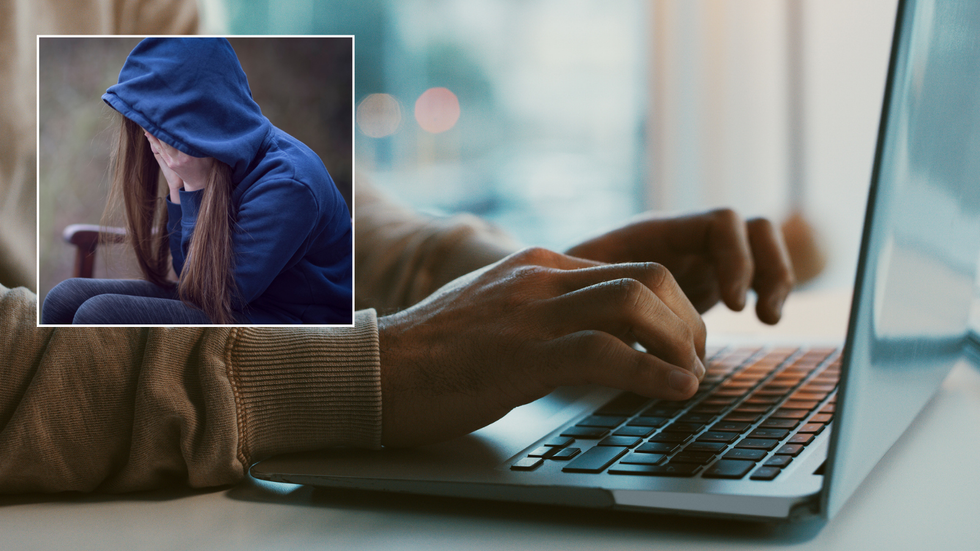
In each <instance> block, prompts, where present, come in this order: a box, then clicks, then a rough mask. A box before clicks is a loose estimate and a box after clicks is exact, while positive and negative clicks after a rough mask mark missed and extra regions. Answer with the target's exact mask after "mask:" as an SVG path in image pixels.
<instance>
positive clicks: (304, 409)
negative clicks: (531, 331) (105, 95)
mask: <svg viewBox="0 0 980 551" xmlns="http://www.w3.org/2000/svg"><path fill="white" fill-rule="evenodd" d="M35 302H36V298H35V297H34V295H33V294H31V293H29V292H27V291H25V290H24V289H16V290H8V289H6V288H3V287H0V326H2V327H3V331H2V332H0V379H2V380H3V381H4V384H3V387H2V388H0V431H2V434H3V438H0V493H14V492H57V491H70V490H74V491H91V490H98V491H106V492H123V491H133V490H143V489H148V488H154V487H161V486H165V485H168V484H173V483H175V482H177V483H184V482H188V483H190V484H191V485H193V486H214V485H221V484H231V483H234V482H236V481H238V480H240V479H241V478H242V477H243V476H244V474H245V472H246V470H247V468H248V466H249V465H251V463H252V462H254V461H256V460H258V459H261V458H263V457H265V456H268V455H270V454H274V453H284V452H288V451H299V450H305V449H315V448H323V447H330V446H359V447H368V448H372V447H378V446H379V444H380V438H381V417H380V413H381V395H380V381H379V374H378V345H377V330H376V325H375V318H374V313H373V312H372V311H365V312H359V313H358V314H357V318H356V326H355V327H354V328H319V329H279V328H274V329H273V328H169V329H168V328H99V329H97V330H96V329H85V328H80V329H73V328H38V327H36V322H35V311H36V308H35ZM270 380H274V381H275V382H276V384H275V385H274V388H273V387H270V385H269V384H268V381H270Z"/></svg>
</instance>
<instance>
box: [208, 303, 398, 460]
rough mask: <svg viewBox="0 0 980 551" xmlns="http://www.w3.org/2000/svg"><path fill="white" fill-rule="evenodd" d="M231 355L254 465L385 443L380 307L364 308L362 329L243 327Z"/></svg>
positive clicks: (243, 454) (357, 323)
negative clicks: (280, 456) (297, 454)
mask: <svg viewBox="0 0 980 551" xmlns="http://www.w3.org/2000/svg"><path fill="white" fill-rule="evenodd" d="M227 354H228V363H227V365H228V379H229V380H230V381H231V385H232V391H233V392H234V395H235V403H236V407H237V409H238V415H237V418H238V433H239V444H238V456H239V460H240V461H241V462H242V464H243V465H245V466H246V468H247V467H248V466H249V465H251V464H252V463H253V462H255V461H259V460H261V459H263V458H265V457H268V456H270V455H276V454H281V453H289V452H298V451H308V450H314V449H322V448H329V447H360V448H380V447H381V375H380V372H381V371H380V370H381V368H380V365H381V362H380V354H379V349H378V320H377V314H376V313H375V311H374V310H362V311H359V312H356V313H355V315H354V327H300V328H291V329H280V328H269V327H249V328H239V329H235V335H233V337H232V338H231V339H230V340H229V348H228V352H227Z"/></svg>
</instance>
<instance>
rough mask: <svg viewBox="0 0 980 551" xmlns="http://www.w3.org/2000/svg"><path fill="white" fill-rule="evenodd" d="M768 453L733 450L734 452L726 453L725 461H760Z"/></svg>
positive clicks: (764, 451)
mask: <svg viewBox="0 0 980 551" xmlns="http://www.w3.org/2000/svg"><path fill="white" fill-rule="evenodd" d="M768 453H769V452H767V451H766V450H749V449H743V448H735V449H734V450H732V451H730V452H728V453H726V454H725V455H724V456H722V457H724V458H725V459H741V460H744V461H762V460H763V459H764V458H765V457H766V455H767V454H768Z"/></svg>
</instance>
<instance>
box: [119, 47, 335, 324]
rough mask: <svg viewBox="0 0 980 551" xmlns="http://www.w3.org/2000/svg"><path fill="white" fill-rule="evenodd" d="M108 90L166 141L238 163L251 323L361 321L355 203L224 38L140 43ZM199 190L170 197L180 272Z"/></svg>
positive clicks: (239, 237)
mask: <svg viewBox="0 0 980 551" xmlns="http://www.w3.org/2000/svg"><path fill="white" fill-rule="evenodd" d="M102 99H103V100H104V101H105V102H106V103H107V104H109V105H110V106H111V107H112V108H113V109H115V110H117V111H119V112H120V113H122V114H123V115H124V116H125V117H126V118H128V119H130V120H132V121H133V122H135V123H137V124H139V125H140V126H142V127H143V128H144V129H145V130H146V131H147V132H149V133H150V134H152V135H153V136H155V137H156V138H157V139H159V140H161V141H163V142H166V143H167V144H169V145H171V146H173V147H175V148H177V149H178V150H180V151H183V152H184V153H186V154H188V155H191V156H194V157H214V158H215V159H218V160H219V161H221V162H223V163H225V164H227V165H228V166H230V167H231V170H232V185H233V186H234V187H233V189H234V191H233V192H232V198H231V200H232V205H233V209H234V215H235V221H236V224H235V226H234V228H233V251H234V255H233V263H234V268H233V269H234V279H235V284H236V286H237V291H238V300H237V301H236V307H235V309H236V310H239V311H241V312H243V313H244V314H245V315H246V317H248V319H249V320H250V321H251V322H252V323H311V324H318V323H342V324H347V323H351V322H352V305H353V299H352V257H351V254H352V237H351V219H350V212H349V211H348V209H347V205H346V203H345V202H344V199H343V197H342V196H341V195H340V193H339V191H338V190H337V187H336V186H335V185H334V183H333V180H332V179H331V178H330V175H329V174H328V173H327V170H326V168H325V167H324V166H323V162H322V161H321V160H320V158H319V157H318V156H317V155H316V153H314V152H313V151H312V150H310V148H308V147H306V146H305V145H304V144H302V143H301V142H300V141H299V140H297V139H296V138H293V137H292V136H290V135H288V134H286V133H285V132H283V131H282V130H280V129H278V128H276V127H275V126H273V125H272V123H271V122H269V119H267V118H265V116H264V115H262V111H261V110H260V109H259V106H258V104H256V103H255V101H254V100H253V99H252V92H251V90H250V89H249V87H248V80H247V79H246V77H245V72H244V71H243V70H242V67H241V65H240V64H239V62H238V57H237V56H236V55H235V51H234V50H233V49H232V47H231V44H229V43H228V41H227V40H225V39H218V38H148V39H146V40H143V41H142V42H140V43H139V45H137V46H136V48H135V49H134V50H133V51H132V52H131V53H130V54H129V57H128V58H127V60H126V63H125V64H124V65H123V68H122V70H121V71H120V73H119V83H118V84H115V85H113V86H111V87H110V88H109V89H108V90H107V91H106V93H105V94H104V95H103V96H102ZM202 193H203V192H201V191H194V192H187V191H181V192H180V204H179V205H175V204H173V203H170V201H169V199H168V211H169V221H168V231H169V232H170V249H171V255H172V258H173V265H174V271H175V272H176V273H177V274H178V276H179V275H180V272H181V269H182V268H183V265H184V258H185V255H186V253H187V247H188V244H189V242H190V238H191V235H192V234H193V232H194V226H195V223H196V221H197V213H198V209H199V206H200V200H201V196H202Z"/></svg>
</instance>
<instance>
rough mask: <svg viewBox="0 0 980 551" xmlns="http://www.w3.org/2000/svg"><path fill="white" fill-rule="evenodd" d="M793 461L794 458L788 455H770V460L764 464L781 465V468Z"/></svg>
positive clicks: (770, 465)
mask: <svg viewBox="0 0 980 551" xmlns="http://www.w3.org/2000/svg"><path fill="white" fill-rule="evenodd" d="M792 461H793V458H792V457H790V456H788V455H774V456H772V457H770V458H769V461H766V462H765V463H764V465H765V466H766V467H779V468H780V469H782V468H783V467H785V466H786V465H789V464H790V463H792Z"/></svg>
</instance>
